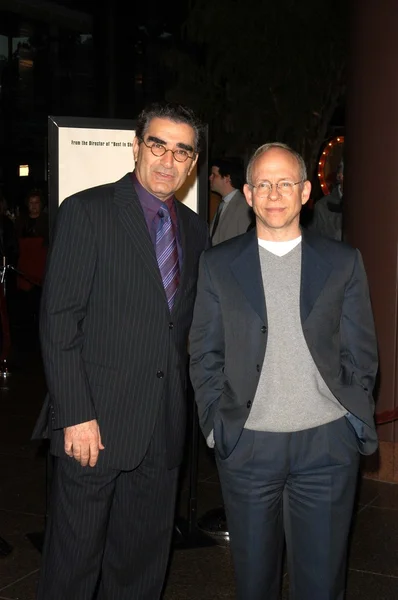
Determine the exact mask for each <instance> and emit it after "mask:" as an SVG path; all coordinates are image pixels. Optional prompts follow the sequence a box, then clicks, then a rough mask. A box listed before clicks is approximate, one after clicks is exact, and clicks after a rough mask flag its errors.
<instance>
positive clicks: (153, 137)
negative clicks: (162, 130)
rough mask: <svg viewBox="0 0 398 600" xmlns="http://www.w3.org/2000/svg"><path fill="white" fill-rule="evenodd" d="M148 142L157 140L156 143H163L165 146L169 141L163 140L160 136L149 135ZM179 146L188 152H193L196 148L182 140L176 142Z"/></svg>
mask: <svg viewBox="0 0 398 600" xmlns="http://www.w3.org/2000/svg"><path fill="white" fill-rule="evenodd" d="M147 141H148V142H155V143H156V144H162V145H163V146H167V142H166V141H165V140H161V139H160V138H158V137H156V136H154V135H148V139H147ZM176 146H177V148H182V150H186V151H187V152H193V151H194V149H193V148H192V146H190V145H189V144H183V143H182V142H178V144H176Z"/></svg>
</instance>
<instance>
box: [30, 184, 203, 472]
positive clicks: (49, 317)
mask: <svg viewBox="0 0 398 600" xmlns="http://www.w3.org/2000/svg"><path fill="white" fill-rule="evenodd" d="M177 216H178V224H179V230H180V234H181V243H182V250H183V267H182V273H181V278H180V285H179V289H178V292H177V296H176V300H175V304H174V308H173V310H172V312H171V313H170V312H169V310H168V306H167V300H166V295H165V292H164V289H163V284H162V280H161V276H160V272H159V269H158V266H157V261H156V255H155V250H154V247H153V244H152V241H151V238H150V235H149V232H148V228H147V225H146V222H145V217H144V213H143V211H142V208H141V205H140V202H139V200H138V197H137V195H136V192H135V190H134V187H133V184H132V181H131V177H130V174H127V175H125V176H124V177H123V178H122V179H121V180H120V181H118V182H116V183H111V184H107V185H103V186H99V187H96V188H91V189H88V190H85V191H83V192H80V193H78V194H76V195H74V196H72V197H70V198H68V199H66V200H65V201H64V202H63V203H62V205H61V207H60V209H59V213H58V217H57V224H56V227H55V234H54V239H53V244H52V247H51V252H50V256H49V260H48V264H47V272H46V276H45V283H44V289H43V295H42V305H41V322H40V337H41V345H42V354H43V361H44V367H45V373H46V380H47V386H48V395H47V398H46V400H45V403H44V406H43V409H42V411H41V414H40V416H39V419H38V422H37V424H36V427H35V430H34V432H33V438H34V439H35V438H38V437H44V438H46V437H49V438H51V451H52V453H53V454H55V455H57V456H62V455H63V453H64V451H63V428H64V427H67V426H70V425H74V424H77V423H82V422H85V421H89V420H91V419H97V420H98V423H99V427H100V431H101V437H102V442H103V444H104V446H105V450H103V451H102V452H100V459H99V461H100V462H99V464H103V465H105V466H111V467H115V468H118V469H126V470H128V469H132V468H134V467H135V466H136V465H137V464H139V462H140V461H141V460H142V458H143V456H144V454H145V451H146V449H147V447H148V445H149V442H150V438H151V435H152V432H153V429H154V425H155V422H156V418H157V416H158V414H159V411H160V407H161V406H162V409H163V414H164V416H165V419H166V423H165V424H166V428H167V444H168V448H167V451H168V463H169V466H170V467H173V466H176V465H178V464H179V462H180V461H181V458H182V452H183V445H184V438H185V429H186V425H185V422H186V383H187V360H188V356H187V336H188V330H189V327H190V324H191V319H192V312H193V303H194V298H195V293H196V280H197V271H198V262H199V257H200V254H201V253H202V251H203V249H204V248H205V247H206V245H207V243H208V230H207V224H206V223H205V222H204V221H203V220H202V219H201V218H200V217H198V215H197V214H196V213H194V212H193V211H191V210H190V209H189V208H187V207H186V206H184V205H183V204H181V203H180V202H177Z"/></svg>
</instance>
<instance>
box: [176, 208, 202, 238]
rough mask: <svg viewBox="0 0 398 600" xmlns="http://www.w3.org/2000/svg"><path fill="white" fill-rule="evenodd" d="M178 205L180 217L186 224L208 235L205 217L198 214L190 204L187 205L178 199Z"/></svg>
mask: <svg viewBox="0 0 398 600" xmlns="http://www.w3.org/2000/svg"><path fill="white" fill-rule="evenodd" d="M176 206H177V215H178V218H179V219H181V220H182V221H183V223H184V225H188V227H191V228H193V229H195V230H196V231H198V232H200V233H203V234H204V235H207V232H208V225H207V223H206V221H205V220H204V219H203V217H201V216H200V215H198V214H197V213H196V212H195V211H194V210H192V209H191V208H189V207H188V206H185V204H184V203H183V202H181V201H180V200H176Z"/></svg>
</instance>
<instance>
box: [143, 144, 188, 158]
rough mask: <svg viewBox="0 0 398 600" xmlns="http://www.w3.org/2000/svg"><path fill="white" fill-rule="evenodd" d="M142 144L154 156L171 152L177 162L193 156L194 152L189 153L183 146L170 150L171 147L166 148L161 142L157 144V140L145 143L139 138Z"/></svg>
mask: <svg viewBox="0 0 398 600" xmlns="http://www.w3.org/2000/svg"><path fill="white" fill-rule="evenodd" d="M141 142H143V144H144V145H145V146H146V147H147V148H149V149H150V151H151V152H152V154H153V155H154V156H158V157H159V156H163V155H164V154H166V152H171V153H172V155H173V156H174V158H175V160H176V161H177V162H185V161H186V160H187V159H188V158H194V156H195V153H193V154H189V152H187V150H184V149H183V148H177V149H176V150H171V148H166V146H163V144H159V143H158V142H152V144H147V143H146V142H145V141H144V140H141Z"/></svg>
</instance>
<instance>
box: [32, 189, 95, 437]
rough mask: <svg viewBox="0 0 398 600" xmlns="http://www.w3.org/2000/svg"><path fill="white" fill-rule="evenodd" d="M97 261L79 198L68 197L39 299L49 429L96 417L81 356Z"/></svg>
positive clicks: (88, 222) (88, 223) (61, 214)
mask: <svg viewBox="0 0 398 600" xmlns="http://www.w3.org/2000/svg"><path fill="white" fill-rule="evenodd" d="M96 262H97V251H96V245H95V239H94V234H93V230H92V225H91V223H90V221H89V218H88V215H87V213H86V210H85V209H84V207H83V206H82V203H81V201H80V200H79V198H77V197H72V198H69V199H67V200H65V201H64V202H63V203H62V204H61V207H60V209H59V213H58V218H57V225H56V229H55V234H54V240H53V243H52V247H51V253H50V256H49V259H48V264H47V270H46V275H45V281H44V288H43V295H42V300H41V317H40V339H41V346H42V354H43V362H44V369H45V373H46V381H47V387H48V391H49V395H50V402H51V405H52V409H53V414H52V419H53V422H52V427H53V429H61V428H63V427H67V426H70V425H75V424H77V423H83V422H85V421H89V420H91V419H95V418H96V413H95V410H94V406H93V404H92V401H91V397H90V390H89V385H88V381H87V378H86V374H85V370H84V364H83V361H82V359H81V353H82V348H83V344H84V319H85V316H86V311H87V306H88V302H89V298H90V293H91V287H92V282H93V279H94V273H95V269H96Z"/></svg>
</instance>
